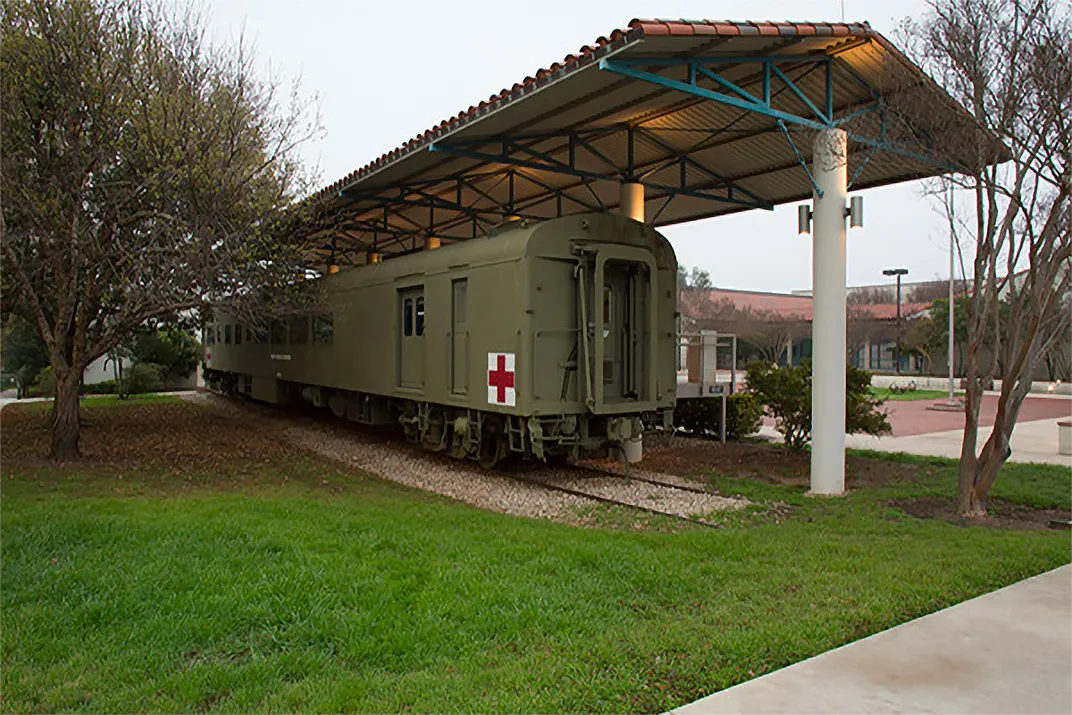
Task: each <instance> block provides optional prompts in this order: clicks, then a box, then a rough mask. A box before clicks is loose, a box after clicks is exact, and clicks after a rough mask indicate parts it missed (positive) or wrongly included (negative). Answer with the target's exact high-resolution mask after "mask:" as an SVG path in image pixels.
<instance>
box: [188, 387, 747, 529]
mask: <svg viewBox="0 0 1072 715" xmlns="http://www.w3.org/2000/svg"><path fill="white" fill-rule="evenodd" d="M183 399H186V400H187V401H189V402H192V403H195V404H198V405H201V406H203V407H205V408H206V409H209V410H211V411H212V412H213V413H214V414H216V415H218V416H220V417H226V418H231V419H243V420H247V421H251V427H255V426H256V423H258V422H259V423H261V424H263V425H265V426H270V427H271V428H274V429H277V430H278V431H279V432H280V435H281V436H282V438H283V439H285V440H287V441H288V442H289V443H291V444H293V445H294V446H296V447H299V448H302V449H305V450H308V451H310V452H313V453H315V454H318V455H320V456H323V457H327V458H328V459H332V460H335V461H339V462H342V463H344V464H347V465H350V466H353V467H357V468H358V469H361V470H364V471H367V472H371V473H373V474H375V475H377V476H379V477H382V478H384V479H389V480H391V481H394V482H398V483H399V484H405V485H406V486H410V487H415V488H417V489H422V490H425V491H428V492H433V493H436V494H441V495H443V496H447V497H450V498H452V499H457V500H458V501H462V502H465V503H466V504H470V505H472V506H475V507H479V508H481V509H491V510H493V511H497V512H501V513H503V514H511V515H514V516H523V517H534V518H541V519H552V520H555V521H561V522H566V523H571V524H582V525H583V524H586V523H588V522H589V519H588V518H587V517H585V516H584V512H585V510H586V509H587V508H589V507H591V506H593V505H595V504H598V502H596V501H594V500H591V499H586V498H584V497H580V496H574V495H571V494H565V493H563V492H558V491H554V490H552V489H546V488H543V487H541V486H539V484H535V483H533V482H541V483H545V484H549V485H554V486H559V487H564V488H567V489H571V490H574V491H578V492H584V493H587V494H593V495H596V496H600V497H604V498H607V499H614V500H617V501H621V502H625V503H627V504H632V505H637V506H642V507H645V508H647V509H655V510H658V511H662V512H666V513H669V514H674V515H677V516H682V517H687V518H698V519H705V517H710V515H713V514H715V513H716V512H719V511H724V510H727V509H738V508H741V507H743V506H744V505H746V504H747V503H748V502H747V501H746V500H744V499H739V498H728V497H724V496H719V495H717V494H697V493H695V492H690V491H683V490H679V489H673V488H672V487H666V486H659V485H654V484H648V483H645V482H638V481H628V480H626V479H624V478H622V477H620V476H613V475H609V474H607V475H603V474H595V473H592V472H590V471H582V470H577V469H572V468H570V467H549V466H546V465H538V464H534V465H526V466H525V467H524V468H523V469H522V470H519V473H521V474H523V477H524V479H517V478H515V477H513V476H511V472H510V470H509V469H507V470H504V471H488V470H484V469H481V468H479V467H477V466H476V465H472V464H471V463H469V462H465V461H461V460H455V459H452V458H450V457H444V456H441V455H436V454H430V453H427V452H424V451H423V450H421V449H420V448H419V447H414V446H413V445H410V444H407V443H405V442H394V441H388V440H386V439H384V438H380V437H370V436H368V435H365V434H361V433H358V432H356V431H351V430H348V429H346V428H345V427H344V426H342V425H334V424H329V423H311V424H303V422H309V420H306V419H300V418H296V417H294V416H292V415H288V414H286V413H284V412H282V411H277V410H275V409H272V408H268V407H266V406H263V405H256V404H251V403H243V402H238V401H236V400H230V399H226V398H223V397H220V396H218V395H215V394H212V393H205V392H201V393H197V394H192V395H187V396H184V398H183ZM633 474H635V475H636V476H643V477H645V478H648V479H655V480H658V481H662V482H668V483H675V484H683V485H688V486H692V487H694V488H695V486H696V484H695V482H688V480H683V479H681V478H680V477H676V476H674V475H670V474H660V473H653V472H646V471H639V470H634V471H633ZM706 520H710V519H706Z"/></svg>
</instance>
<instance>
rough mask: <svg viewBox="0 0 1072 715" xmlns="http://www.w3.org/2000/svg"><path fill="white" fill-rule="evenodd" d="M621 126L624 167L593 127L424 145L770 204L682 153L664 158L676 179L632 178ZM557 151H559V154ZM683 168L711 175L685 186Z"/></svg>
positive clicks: (587, 176)
mask: <svg viewBox="0 0 1072 715" xmlns="http://www.w3.org/2000/svg"><path fill="white" fill-rule="evenodd" d="M626 131H627V132H628V160H627V163H626V166H625V167H624V168H619V167H618V166H617V165H616V164H615V162H614V161H612V160H611V159H610V158H608V157H607V156H606V155H605V154H603V153H602V152H600V151H599V150H598V149H597V148H596V147H595V146H593V144H592V138H593V136H594V135H595V134H597V132H565V133H559V134H540V135H534V136H529V137H520V138H519V137H514V138H508V137H496V138H490V139H489V138H479V139H472V140H464V141H458V142H435V143H433V144H432V145H430V146H429V150H430V151H433V152H439V153H442V154H450V155H452V156H458V157H462V158H465V159H473V160H476V161H484V162H490V163H497V164H503V165H506V166H513V167H517V168H521V169H530V170H533V171H545V172H549V173H555V174H561V175H565V176H573V177H576V178H578V179H580V180H581V181H582V182H583V183H584V184H585V185H588V182H589V181H616V182H622V183H624V182H629V181H641V183H643V184H644V186H646V187H648V188H650V189H654V190H656V191H660V192H662V193H664V194H667V195H672V196H689V197H693V198H700V199H705V200H708V201H717V202H719V203H725V204H730V205H733V206H740V207H743V208H758V209H766V210H772V209H773V208H774V207H773V205H772V204H771V202H770V201H767V200H766V199H763V198H762V197H760V196H757V195H756V194H755V193H754V192H752V191H750V190H748V189H747V188H745V187H743V186H740V185H738V184H736V183H734V182H733V181H731V180H729V179H726V178H725V177H723V176H721V175H719V174H718V173H717V172H715V171H714V170H712V169H709V168H707V167H704V166H702V165H701V164H699V162H697V161H695V160H694V159H692V158H691V157H689V156H688V155H687V154H681V155H679V156H676V157H674V158H673V159H672V160H671V161H670V162H669V164H677V165H678V167H679V176H680V178H679V180H678V182H676V184H663V183H654V182H651V181H645V180H641V179H640V178H638V175H637V169H638V168H644V167H636V166H635V165H634V162H633V156H634V151H633V147H634V143H635V136H636V130H634V129H632V128H629V129H627V130H626ZM598 133H600V134H606V133H607V130H606V129H603V130H599V132H598ZM645 138H646V139H648V140H650V141H653V142H655V143H656V144H659V145H660V146H663V147H664V148H667V149H669V147H667V146H666V145H665V144H663V143H661V142H659V141H658V140H657V139H654V138H653V137H652V136H651V135H650V133H649V134H647V135H646V136H645ZM549 139H559V140H561V141H562V142H564V143H565V144H564V146H562V147H561V148H560V149H557V150H556V151H554V152H548V151H541V150H539V149H536V148H535V147H536V145H538V144H540V143H542V142H545V141H546V140H549ZM581 153H587V154H588V155H589V156H590V157H591V158H593V159H595V162H594V163H597V164H602V165H603V166H604V167H605V170H603V171H594V170H592V169H584V168H581V167H579V166H578V162H577V159H578V158H579V154H581ZM563 154H564V156H562V155H563ZM667 164H668V163H667V162H660V165H659V166H658V167H656V169H654V170H659V169H664V168H666V166H667ZM689 168H693V169H697V170H699V171H701V172H703V173H704V174H706V175H708V176H709V177H711V179H712V181H711V182H709V185H708V186H707V187H705V189H696V188H689V186H688V182H687V180H686V173H687V171H688V169H689ZM654 170H650V171H648V172H647V173H648V174H650V173H654ZM526 179H528V180H530V181H533V182H534V183H539V182H538V181H537V180H534V179H533V178H532V177H531V176H526ZM588 187H589V190H590V191H591V186H590V185H588ZM713 191H723V192H724V193H725V195H721V194H718V193H712V192H713ZM591 192H592V195H593V197H595V199H596V201H597V202H599V204H600V205H601V206H602V203H603V202H602V200H601V199H599V197H598V196H597V195H596V194H595V192H594V191H591ZM573 200H576V199H573Z"/></svg>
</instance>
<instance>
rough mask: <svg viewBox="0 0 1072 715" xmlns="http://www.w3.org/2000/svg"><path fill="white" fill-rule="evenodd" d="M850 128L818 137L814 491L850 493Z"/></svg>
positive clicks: (814, 250)
mask: <svg viewBox="0 0 1072 715" xmlns="http://www.w3.org/2000/svg"><path fill="white" fill-rule="evenodd" d="M846 152H847V142H846V136H845V132H844V131H842V130H840V129H826V130H823V131H821V132H819V135H818V136H817V137H816V138H815V153H814V159H813V166H812V174H813V175H814V177H815V183H816V184H817V185H818V187H819V188H820V189H821V190H822V192H823V195H822V197H820V196H819V195H818V194H817V193H816V194H815V195H814V196H813V202H814V208H813V210H812V214H813V220H814V232H813V240H812V292H813V296H814V298H813V306H814V317H813V318H812V397H811V425H812V427H811V493H812V494H831V495H835V494H843V493H844V492H845V351H846V348H847V346H846V338H845V327H846V326H845V194H846V183H847V179H848V176H847V163H846V157H847V154H846Z"/></svg>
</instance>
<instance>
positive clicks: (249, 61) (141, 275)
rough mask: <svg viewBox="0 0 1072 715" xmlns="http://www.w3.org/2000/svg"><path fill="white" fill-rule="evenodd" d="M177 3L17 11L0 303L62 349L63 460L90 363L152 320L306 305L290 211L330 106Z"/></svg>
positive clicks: (297, 215)
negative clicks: (217, 35)
mask: <svg viewBox="0 0 1072 715" xmlns="http://www.w3.org/2000/svg"><path fill="white" fill-rule="evenodd" d="M170 7H172V6H171V5H169V4H164V3H159V4H156V3H154V2H153V0H129V1H127V2H107V1H106V0H3V2H2V13H3V17H2V20H0V22H2V27H0V30H2V32H3V44H2V46H0V95H2V96H3V102H2V103H0V124H2V126H3V132H2V134H0V192H2V196H3V202H2V212H0V243H2V252H3V261H4V267H5V270H4V271H3V278H2V296H0V297H2V302H3V305H4V308H5V311H10V312H13V313H16V314H18V315H19V316H21V317H22V318H24V319H25V320H27V321H28V322H29V323H31V324H32V325H34V326H35V327H36V328H37V330H38V331H39V333H40V334H41V337H42V339H43V340H44V343H45V346H46V348H47V350H48V355H49V363H50V364H51V366H52V370H53V373H54V375H55V378H56V400H55V402H54V406H53V413H52V416H53V420H52V442H51V454H52V457H53V458H56V459H74V458H77V457H78V456H79V448H78V439H79V414H78V394H79V389H80V387H81V381H82V373H83V371H84V369H85V367H86V365H88V364H89V363H90V362H91V361H92V360H94V359H95V358H97V357H98V356H100V355H103V354H105V353H107V352H108V351H110V350H111V349H112V348H113V347H114V346H115V345H117V344H118V343H119V342H120V341H121V340H123V339H124V338H126V337H127V336H129V335H130V334H131V332H132V331H133V330H134V329H136V328H137V327H138V326H140V325H142V324H144V323H145V322H146V321H147V320H150V319H153V318H156V317H160V316H167V315H175V314H178V313H182V312H184V311H188V310H190V309H204V308H205V307H207V306H209V305H223V306H226V308H227V310H228V311H229V312H232V313H237V314H243V315H245V314H252V313H254V312H256V313H259V314H262V315H263V314H264V313H265V312H266V311H268V310H271V309H274V308H275V307H276V306H277V305H278V304H285V305H286V304H293V303H294V302H295V301H296V300H298V298H297V296H298V294H299V293H300V294H302V295H304V294H305V293H303V292H302V291H299V290H298V288H299V285H298V284H299V281H298V278H299V277H301V276H303V275H304V272H305V268H304V261H303V258H304V256H305V251H306V248H307V246H306V245H305V244H304V241H305V239H304V237H305V236H307V235H308V233H307V232H303V231H301V230H299V229H300V227H301V226H302V225H303V224H302V222H303V220H305V219H306V216H305V215H304V214H305V212H304V211H298V210H295V209H294V208H291V210H285V209H288V207H293V205H294V199H295V197H297V196H300V195H302V194H304V193H305V192H306V191H307V188H308V186H309V178H310V177H308V176H307V174H306V173H305V171H304V170H303V169H302V167H301V165H300V164H299V162H298V161H297V160H296V158H295V149H296V147H297V146H298V145H299V144H300V143H301V142H302V141H303V140H305V139H307V138H309V137H311V136H313V135H314V134H315V133H316V132H318V131H319V128H318V117H317V116H316V113H315V104H314V103H310V102H306V101H303V100H302V99H301V98H300V96H299V95H298V94H297V92H296V88H295V90H294V91H292V92H290V93H286V92H285V91H284V89H285V88H281V87H280V86H279V84H278V83H276V82H271V81H269V82H263V81H260V80H259V79H258V78H257V77H256V76H255V72H254V66H255V65H254V58H253V57H252V56H251V54H250V53H249V51H248V48H246V47H243V46H241V45H239V46H237V47H219V46H216V47H210V46H207V45H206V44H205V41H204V37H205V34H206V31H205V27H204V24H203V21H202V20H201V19H200V18H199V17H197V16H196V15H195V14H193V13H192V12H188V11H187V12H183V11H181V10H177V11H176V10H169V9H167V8H170ZM296 237H303V238H300V239H299V238H296ZM310 299H311V298H310Z"/></svg>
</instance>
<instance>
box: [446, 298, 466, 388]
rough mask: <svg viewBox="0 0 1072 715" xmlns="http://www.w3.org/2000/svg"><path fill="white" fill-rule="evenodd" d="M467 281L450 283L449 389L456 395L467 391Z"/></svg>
mask: <svg viewBox="0 0 1072 715" xmlns="http://www.w3.org/2000/svg"><path fill="white" fill-rule="evenodd" d="M468 289H469V281H468V280H467V279H465V278H462V279H460V280H456V281H454V282H453V283H451V326H450V389H451V392H453V393H454V394H456V395H464V394H466V393H467V392H468V391H469V316H468V313H469V306H468V305H467V303H468V292H469V290H468Z"/></svg>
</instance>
